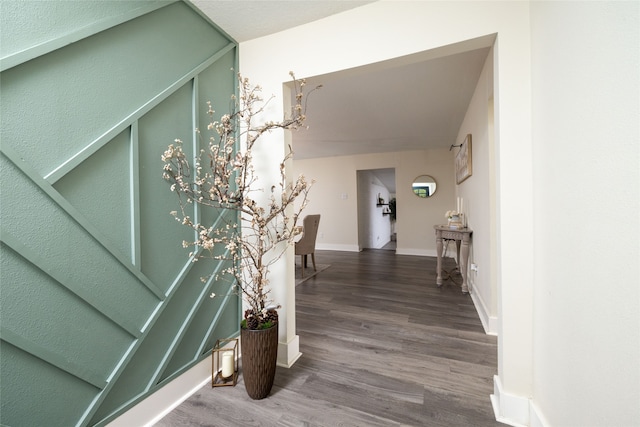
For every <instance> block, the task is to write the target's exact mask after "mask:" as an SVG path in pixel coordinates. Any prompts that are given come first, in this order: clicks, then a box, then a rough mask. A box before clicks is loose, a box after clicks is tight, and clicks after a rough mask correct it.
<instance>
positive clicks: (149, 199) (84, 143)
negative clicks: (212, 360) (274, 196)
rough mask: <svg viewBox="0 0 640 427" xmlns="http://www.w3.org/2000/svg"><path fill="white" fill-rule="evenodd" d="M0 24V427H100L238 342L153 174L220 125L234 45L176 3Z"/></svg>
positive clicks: (10, 15)
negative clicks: (199, 131) (171, 151)
mask: <svg viewBox="0 0 640 427" xmlns="http://www.w3.org/2000/svg"><path fill="white" fill-rule="evenodd" d="M0 24H2V31H1V33H0V37H1V40H0V41H1V43H0V45H1V48H0V55H1V58H0V69H1V70H2V74H1V76H0V91H1V92H2V103H0V139H1V142H2V145H1V146H0V151H1V154H0V172H1V173H2V180H1V181H0V198H1V200H0V217H1V222H0V240H1V246H0V293H1V295H2V298H1V299H0V339H1V340H0V381H1V384H2V393H1V394H0V404H1V407H0V424H3V425H10V426H33V425H49V426H57V425H60V426H70V425H77V426H87V425H105V424H106V423H108V422H109V421H110V420H112V419H113V418H115V417H116V416H118V415H119V414H120V413H122V412H123V411H125V410H126V409H128V408H129V407H130V406H132V405H134V404H135V403H137V402H138V401H140V400H141V399H144V398H145V397H146V396H148V395H149V394H150V393H153V392H154V391H155V390H157V389H158V388H160V387H162V386H163V385H164V384H165V382H166V381H169V380H170V379H172V378H175V377H176V376H177V375H179V374H181V373H182V372H184V371H185V370H187V369H189V368H190V367H191V366H193V365H194V364H196V363H198V362H199V361H200V360H202V359H203V358H206V357H209V352H210V350H211V347H212V346H213V343H215V341H216V339H218V338H226V337H229V336H234V335H237V334H238V332H239V330H238V327H239V319H240V311H241V310H240V299H239V298H238V296H237V295H235V294H233V292H230V291H229V288H230V286H231V284H230V283H226V282H212V281H206V282H204V283H203V282H202V281H201V280H200V279H201V277H203V276H208V275H209V274H210V273H212V272H215V271H217V270H219V269H220V268H222V267H223V266H224V265H222V264H220V263H219V262H218V261H213V260H210V261H208V262H200V261H199V262H197V263H192V262H190V261H189V258H188V252H189V251H188V250H186V249H183V248H182V247H181V245H180V242H181V241H182V240H185V239H186V240H189V239H190V238H191V236H192V232H190V231H189V230H188V229H186V228H185V227H183V226H181V225H180V224H178V223H177V222H176V221H175V220H174V219H173V218H172V217H171V216H170V215H169V212H170V211H172V210H176V209H177V208H178V204H177V198H176V196H175V194H173V193H171V192H170V191H169V186H168V184H167V183H166V182H165V181H164V180H163V179H162V162H161V160H160V156H161V154H162V153H163V151H164V150H165V149H166V147H167V145H168V144H170V143H171V142H172V141H173V140H174V139H175V138H182V139H183V140H185V144H187V146H188V147H189V148H188V149H192V148H191V147H192V146H193V144H195V143H196V141H197V139H196V138H195V133H194V127H196V126H198V125H199V123H200V122H201V120H202V119H203V117H205V116H206V114H205V113H204V110H205V102H206V100H212V101H214V100H218V99H223V100H224V103H222V105H219V106H218V105H216V110H217V112H218V113H224V112H226V111H227V110H228V109H229V108H230V105H229V102H228V101H229V97H230V95H231V94H232V93H234V92H235V91H236V86H237V78H236V75H235V71H233V69H235V68H236V65H237V45H236V43H235V42H234V41H233V40H230V39H228V38H227V36H226V35H224V34H223V33H222V32H220V31H219V30H218V29H217V28H216V26H215V24H213V23H211V22H209V21H207V20H206V19H205V18H203V17H202V15H201V14H199V13H198V12H197V11H196V10H194V9H193V7H192V6H191V4H189V3H186V2H182V1H139V2H138V1H128V2H113V1H94V2H89V3H87V2H84V1H80V0H78V1H67V2H35V1H33V2H32V1H11V0H9V1H5V0H3V1H2V2H0ZM201 101H203V102H201ZM193 215H194V216H196V217H200V218H206V220H207V221H210V222H215V221H218V222H222V221H236V219H237V218H236V216H235V215H234V214H233V213H232V212H216V213H212V212H209V213H204V214H203V213H202V212H193ZM212 290H215V292H216V293H217V294H218V295H224V294H228V296H227V297H225V298H215V299H211V298H209V294H210V293H211V291H212Z"/></svg>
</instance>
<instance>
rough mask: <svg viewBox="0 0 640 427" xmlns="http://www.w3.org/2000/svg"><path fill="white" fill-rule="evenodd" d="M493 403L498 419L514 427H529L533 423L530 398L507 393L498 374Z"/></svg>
mask: <svg viewBox="0 0 640 427" xmlns="http://www.w3.org/2000/svg"><path fill="white" fill-rule="evenodd" d="M491 405H492V406H493V413H494V415H495V417H496V420H497V421H499V422H501V423H504V424H508V425H510V426H514V427H528V426H530V425H531V424H530V422H531V415H530V412H529V409H530V407H531V403H530V399H529V398H527V397H522V396H516V395H514V394H509V393H505V392H504V391H503V390H502V383H501V381H500V378H499V377H498V376H497V375H495V376H494V377H493V394H492V395H491Z"/></svg>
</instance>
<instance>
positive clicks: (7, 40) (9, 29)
mask: <svg viewBox="0 0 640 427" xmlns="http://www.w3.org/2000/svg"><path fill="white" fill-rule="evenodd" d="M171 1H173V0H171ZM171 1H151V0H142V1H134V0H127V1H113V0H92V1H90V2H89V1H47V2H45V1H42V0H2V1H1V2H0V26H1V27H2V33H1V35H0V37H1V39H0V40H1V41H2V43H0V56H2V57H5V56H8V55H11V54H16V53H18V52H21V51H24V50H28V49H29V48H32V47H33V46H38V45H42V44H45V43H47V42H49V41H50V40H55V39H59V38H61V37H63V36H65V35H68V34H73V33H75V32H77V31H79V30H81V29H82V28H84V27H86V26H87V23H95V22H102V21H107V20H109V19H113V18H116V17H119V16H122V15H125V16H130V15H131V14H132V13H133V12H135V11H136V10H138V9H148V8H150V7H154V6H155V7H159V6H162V5H166V4H168V3H171ZM27 16H29V17H30V19H25V17H27Z"/></svg>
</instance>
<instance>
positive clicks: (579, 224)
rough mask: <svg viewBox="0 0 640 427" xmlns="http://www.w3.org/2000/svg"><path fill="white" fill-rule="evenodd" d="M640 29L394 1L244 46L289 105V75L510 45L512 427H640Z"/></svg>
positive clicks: (505, 305) (503, 123)
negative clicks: (482, 44) (469, 45)
mask: <svg viewBox="0 0 640 427" xmlns="http://www.w3.org/2000/svg"><path fill="white" fill-rule="evenodd" d="M530 8H531V9H532V10H533V14H530ZM637 17H638V3H637V2H593V3H592V2H531V3H529V2H485V1H473V2H428V1H424V2H423V1H411V2H395V1H385V0H382V1H379V2H375V3H373V4H370V5H367V6H363V7H361V8H358V9H355V10H353V11H350V12H346V13H342V14H339V15H335V16H332V17H329V18H327V19H324V20H321V21H317V22H315V23H312V24H308V25H305V26H302V27H298V28H295V29H292V30H290V31H286V32H283V33H280V34H276V35H273V36H270V37H265V38H263V39H259V40H254V41H250V42H247V43H243V44H242V45H241V69H242V70H243V72H245V73H246V74H247V75H250V76H252V77H253V78H255V79H257V80H258V81H260V82H261V83H263V85H264V87H265V88H266V90H267V91H268V92H273V93H276V94H278V93H279V92H281V84H282V81H283V80H285V79H286V75H287V72H288V71H289V69H293V70H295V71H296V72H297V73H298V75H300V76H305V75H318V74H323V73H328V72H332V71H339V70H342V69H346V68H350V67H354V66H359V65H365V64H369V63H373V62H376V61H382V60H386V59H390V58H394V57H398V56H401V55H406V54H410V53H415V52H421V51H425V50H428V49H432V48H436V47H439V46H445V45H449V44H452V43H457V42H463V41H465V40H469V39H473V38H476V37H480V36H484V35H487V34H493V33H496V34H497V41H496V44H495V58H494V63H493V68H494V70H495V77H494V87H495V96H494V99H493V108H494V111H495V113H494V114H495V140H494V144H495V153H491V152H489V161H490V162H491V161H495V173H496V177H495V179H496V181H495V182H496V193H495V201H496V204H495V242H496V243H495V252H496V253H497V257H496V278H497V289H498V293H497V296H498V301H497V305H498V374H499V375H498V377H497V378H496V399H495V401H494V402H495V404H496V411H497V415H498V417H500V418H502V419H506V420H508V421H510V422H514V423H516V422H518V423H522V424H529V423H538V424H539V423H542V424H544V423H545V421H548V423H549V425H596V424H599V425H602V424H605V423H606V424H608V425H638V424H640V414H639V412H638V411H639V409H638V408H639V407H638V405H637V402H638V401H639V400H640V391H639V387H640V386H639V384H640V373H639V372H638V370H639V369H640V368H638V366H639V365H638V360H640V351H639V346H640V344H639V343H638V340H639V338H638V337H639V336H640V334H639V333H638V332H639V331H638V327H639V326H638V325H639V324H640V307H639V298H638V287H639V286H638V282H639V281H638V267H637V266H638V263H637V260H638V256H639V254H638V243H637V242H638V231H639V230H638V208H639V206H638V200H639V197H638V181H639V176H638V146H639V141H638V139H639V138H638V122H637V118H638V116H639V111H638V104H637V103H638V96H637V95H638V82H637V79H638V68H637V61H638V25H637V22H638V21H637ZM532 49H533V56H532ZM623 52H624V53H623ZM532 58H533V63H532ZM532 75H533V76H534V77H535V80H534V81H533V86H532ZM489 110H490V106H489V107H488V115H489V116H490V111H489ZM277 113H279V114H281V113H282V111H277ZM534 118H535V132H534V128H533V127H532V122H533V119H534ZM462 131H464V130H462ZM534 137H535V144H534ZM487 141H488V143H489V144H490V143H491V139H490V138H489V137H487ZM492 156H495V157H492ZM379 167H389V165H380V166H379ZM350 170H355V168H350ZM594 176H595V177H596V178H597V179H598V181H595V182H594V180H593V178H594ZM534 178H535V181H534ZM587 181H589V182H590V184H589V185H587V184H585V183H586V182H587ZM352 182H355V177H354V179H353V180H352ZM460 191H461V192H464V191H465V190H464V189H462V188H461V190H460ZM400 196H401V192H400V191H399V192H398V214H399V215H402V209H403V206H404V205H403V204H402V202H401V200H400ZM347 200H349V201H350V200H353V199H347ZM349 203H350V202H349ZM345 206H346V204H345ZM474 212H475V211H474ZM474 212H470V215H471V214H474ZM618 212H621V213H623V215H622V218H623V219H619V217H617V216H616V215H615V214H616V213H618ZM565 213H566V216H565ZM474 218H475V217H474ZM474 221H475V219H474ZM492 221H493V219H492ZM610 224H622V228H621V229H620V230H618V229H616V231H619V233H620V234H617V233H613V234H612V230H611V228H610V227H607V226H609V225H610ZM534 226H535V229H534ZM478 227H480V225H478ZM398 228H399V230H398V233H399V235H398V238H399V239H400V238H401V234H400V233H401V232H402V227H400V223H399V224H398ZM534 236H535V239H534ZM420 240H422V241H428V240H430V239H426V238H425V237H423V238H422V239H420ZM351 241H352V242H357V237H354V238H353V239H352V240H351ZM613 245H615V248H614V247H613ZM476 251H477V248H476ZM475 255H477V254H475ZM534 308H535V309H534ZM534 332H535V333H534ZM534 343H535V347H534ZM534 372H535V374H536V376H535V382H534Z"/></svg>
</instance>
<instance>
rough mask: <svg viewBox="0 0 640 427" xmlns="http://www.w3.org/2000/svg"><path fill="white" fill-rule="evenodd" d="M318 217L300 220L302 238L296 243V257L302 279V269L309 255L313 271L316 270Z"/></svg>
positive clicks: (309, 216) (306, 217)
mask: <svg viewBox="0 0 640 427" xmlns="http://www.w3.org/2000/svg"><path fill="white" fill-rule="evenodd" d="M319 224H320V215H307V216H305V217H304V219H303V220H302V226H303V230H302V238H301V239H300V240H298V241H297V242H296V255H300V261H301V263H302V277H304V267H305V264H306V262H307V255H309V254H310V255H311V261H312V262H313V270H314V271H317V270H316V236H317V235H318V225H319Z"/></svg>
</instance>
